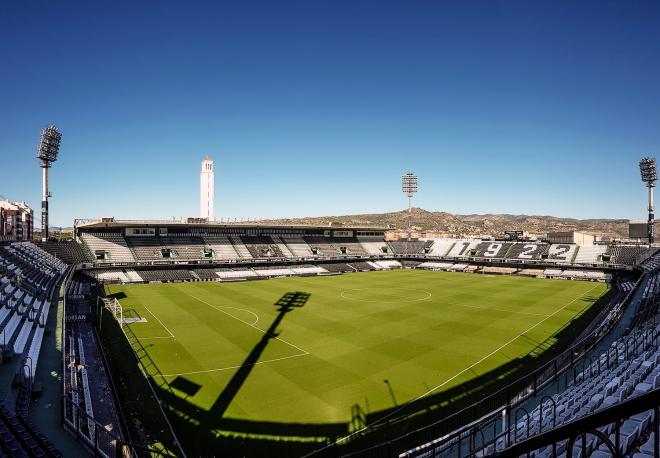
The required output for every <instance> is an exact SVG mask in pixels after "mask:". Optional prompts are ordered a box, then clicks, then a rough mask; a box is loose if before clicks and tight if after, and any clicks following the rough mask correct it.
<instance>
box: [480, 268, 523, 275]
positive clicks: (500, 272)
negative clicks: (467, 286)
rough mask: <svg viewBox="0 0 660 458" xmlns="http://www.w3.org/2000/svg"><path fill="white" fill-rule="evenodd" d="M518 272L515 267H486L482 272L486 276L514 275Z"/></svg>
mask: <svg viewBox="0 0 660 458" xmlns="http://www.w3.org/2000/svg"><path fill="white" fill-rule="evenodd" d="M517 271H518V269H516V268H515V267H495V266H484V268H483V269H482V272H483V273H485V274H497V275H512V274H515V273H516V272H517Z"/></svg>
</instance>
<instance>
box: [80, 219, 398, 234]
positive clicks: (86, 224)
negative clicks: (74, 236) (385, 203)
mask: <svg viewBox="0 0 660 458" xmlns="http://www.w3.org/2000/svg"><path fill="white" fill-rule="evenodd" d="M76 226H77V227H78V228H79V229H81V228H85V229H105V228H125V227H208V228H243V229H248V228H279V229H282V228H291V229H301V228H305V229H320V230H327V229H332V230H339V231H341V230H345V231H376V232H385V231H388V230H390V229H388V228H386V227H374V226H334V225H333V226H327V225H326V226H314V225H303V224H299V225H291V224H272V223H271V224H265V223H258V222H235V223H231V222H217V221H213V222H206V221H199V220H197V219H196V218H195V221H181V220H152V221H149V220H114V219H111V218H107V219H104V220H86V221H78V222H77V225H76Z"/></svg>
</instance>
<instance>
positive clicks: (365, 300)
mask: <svg viewBox="0 0 660 458" xmlns="http://www.w3.org/2000/svg"><path fill="white" fill-rule="evenodd" d="M367 289H375V290H378V289H379V288H375V287H374V288H353V289H345V290H343V291H342V292H341V293H340V294H339V296H340V297H341V298H342V299H348V300H351V301H358V302H379V303H382V304H394V303H397V302H421V301H426V300H429V299H431V296H433V294H431V292H430V291H424V290H423V289H416V288H405V287H394V288H391V289H399V290H402V289H405V290H408V291H415V292H417V293H420V292H421V293H424V294H425V296H424V297H422V298H419V299H401V300H397V301H381V300H377V299H376V300H368V299H359V298H354V297H349V296H346V295H345V294H346V293H349V294H350V293H351V292H352V291H364V290H367ZM390 296H394V297H400V298H406V297H408V298H409V297H410V296H399V295H396V294H390Z"/></svg>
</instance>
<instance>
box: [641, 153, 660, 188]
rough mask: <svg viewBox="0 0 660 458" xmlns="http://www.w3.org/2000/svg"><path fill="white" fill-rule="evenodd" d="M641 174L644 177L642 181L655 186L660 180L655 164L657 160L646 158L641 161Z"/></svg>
mask: <svg viewBox="0 0 660 458" xmlns="http://www.w3.org/2000/svg"><path fill="white" fill-rule="evenodd" d="M639 172H640V174H641V176H642V181H643V182H644V183H647V184H648V185H649V186H653V185H654V184H655V182H656V181H657V180H658V171H657V168H656V164H655V158H652V157H645V158H643V159H642V160H641V161H639Z"/></svg>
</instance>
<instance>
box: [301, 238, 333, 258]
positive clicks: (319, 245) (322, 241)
mask: <svg viewBox="0 0 660 458" xmlns="http://www.w3.org/2000/svg"><path fill="white" fill-rule="evenodd" d="M304 241H305V243H307V244H308V245H309V247H310V249H311V251H312V253H313V254H315V255H320V256H324V257H326V258H335V257H338V256H339V255H340V252H339V249H338V248H337V247H336V246H335V245H334V244H333V243H332V241H331V240H329V239H328V238H326V237H305V238H304Z"/></svg>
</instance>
